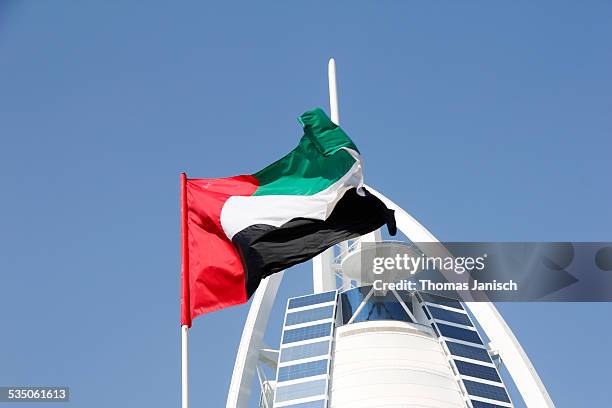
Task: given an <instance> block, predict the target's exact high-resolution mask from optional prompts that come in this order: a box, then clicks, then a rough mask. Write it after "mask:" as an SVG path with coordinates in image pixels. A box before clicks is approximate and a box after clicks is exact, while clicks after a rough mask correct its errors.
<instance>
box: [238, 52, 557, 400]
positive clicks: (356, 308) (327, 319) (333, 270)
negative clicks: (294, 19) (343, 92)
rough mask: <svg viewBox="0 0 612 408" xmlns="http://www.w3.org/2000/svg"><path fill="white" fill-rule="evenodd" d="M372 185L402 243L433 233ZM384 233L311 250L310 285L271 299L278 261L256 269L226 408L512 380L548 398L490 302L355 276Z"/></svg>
mask: <svg viewBox="0 0 612 408" xmlns="http://www.w3.org/2000/svg"><path fill="white" fill-rule="evenodd" d="M329 79H330V82H329V84H330V102H331V118H332V120H333V121H334V122H336V123H338V121H339V119H338V105H337V96H336V95H337V93H336V78H335V63H334V61H333V60H330V64H329ZM368 189H369V190H370V191H372V192H373V193H375V194H377V195H378V197H379V198H380V199H381V200H383V201H384V202H385V204H386V205H387V207H388V208H391V209H393V210H395V215H396V220H397V226H398V229H399V230H400V231H401V232H402V233H403V234H404V235H405V237H406V240H407V242H408V243H409V244H412V245H415V246H416V247H418V243H437V242H438V240H437V239H436V238H435V237H434V236H433V235H432V234H431V233H430V232H429V231H428V230H427V229H426V228H425V227H423V226H422V225H421V224H419V222H417V221H416V220H415V219H414V218H413V217H411V216H410V215H409V214H408V213H407V212H406V211H404V210H403V209H402V208H401V207H399V206H398V205H397V204H395V203H394V202H392V201H391V200H390V199H388V198H387V197H386V196H384V195H383V194H381V193H379V192H376V191H375V190H374V189H373V188H371V187H368ZM380 240H381V235H380V232H379V231H376V232H373V233H371V234H368V235H366V236H363V237H361V238H360V239H358V240H355V241H350V242H343V243H342V244H341V245H338V246H336V247H334V248H331V249H329V250H327V251H326V252H324V253H323V254H321V255H319V256H317V257H316V258H315V259H314V260H313V271H312V277H313V288H314V291H313V292H314V293H309V294H304V295H303V296H300V297H295V298H291V299H276V294H277V290H278V288H279V285H280V282H281V280H282V278H283V273H282V272H281V273H277V274H274V275H271V276H270V277H268V278H267V279H265V280H263V281H262V283H261V285H260V287H259V289H258V290H257V292H256V293H255V295H254V296H253V300H252V303H251V307H250V311H249V314H248V317H247V320H246V323H245V327H244V331H243V334H242V339H241V341H240V346H239V348H238V352H237V356H236V362H235V366H234V371H233V375H232V380H231V384H230V389H229V394H228V399H227V408H247V407H249V405H248V404H249V401H252V400H253V399H254V397H253V396H259V407H262V408H281V407H282V408H407V407H418V408H505V407H514V406H515V405H514V403H515V402H514V401H513V400H512V398H511V397H510V395H509V393H508V391H507V389H506V385H507V384H506V383H507V382H508V381H512V382H513V383H514V385H515V386H516V389H518V391H519V392H520V396H521V398H522V400H523V402H524V403H525V405H526V406H527V407H529V408H548V407H554V404H553V402H552V400H551V398H550V396H549V395H548V393H547V391H546V388H545V386H544V384H543V383H542V381H541V380H540V378H539V376H538V374H537V372H536V370H535V368H534V367H533V365H532V364H531V362H530V360H529V358H528V356H527V354H526V353H525V351H524V350H523V348H522V347H521V345H520V343H519V342H518V340H517V339H516V337H515V336H514V334H513V333H512V331H511V329H510V328H509V327H508V325H507V324H506V322H505V321H504V319H503V318H502V316H501V315H500V314H499V313H498V312H497V309H496V308H495V306H494V305H493V304H492V303H486V302H469V301H459V300H457V299H451V298H446V297H442V296H439V295H436V294H432V293H426V292H419V291H413V292H409V291H394V290H390V291H387V292H386V293H383V294H380V293H374V292H375V291H374V289H373V287H372V286H371V285H370V284H368V283H367V282H360V281H359V280H358V276H359V274H358V273H356V271H355V268H356V266H355V265H359V263H358V262H356V259H358V257H359V254H360V251H361V250H362V244H363V243H364V242H376V241H380ZM440 245H441V244H440ZM427 248H430V246H429V245H427ZM427 248H422V250H423V251H424V252H425V251H427V250H428V249H427ZM275 301H279V302H286V309H285V318H284V323H283V329H282V334H281V337H280V342H279V344H277V345H273V346H270V347H269V346H266V345H264V342H263V335H264V332H265V330H266V327H267V325H268V317H269V314H270V311H271V308H272V305H273V303H274V302H275ZM502 367H503V368H504V370H503V371H504V372H507V375H506V374H504V379H502V375H500V373H501V372H502V370H501V369H502ZM264 368H265V369H264ZM266 372H267V373H268V374H267V375H266V374H265V373H266ZM269 373H274V374H273V375H270V374H269ZM504 380H505V381H506V382H504ZM257 384H259V389H257V388H258V387H257Z"/></svg>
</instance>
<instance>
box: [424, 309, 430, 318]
mask: <svg viewBox="0 0 612 408" xmlns="http://www.w3.org/2000/svg"><path fill="white" fill-rule="evenodd" d="M423 312H424V313H425V316H427V319H429V320H431V315H430V314H429V312H428V311H427V308H426V307H423Z"/></svg>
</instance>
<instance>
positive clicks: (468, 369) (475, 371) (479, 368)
mask: <svg viewBox="0 0 612 408" xmlns="http://www.w3.org/2000/svg"><path fill="white" fill-rule="evenodd" d="M455 364H456V365H457V370H459V373H460V374H463V375H469V376H470V377H478V378H482V379H484V380H489V381H497V382H501V379H500V378H499V374H497V370H496V369H495V368H494V367H488V366H483V365H480V364H474V363H468V362H467V361H459V360H455Z"/></svg>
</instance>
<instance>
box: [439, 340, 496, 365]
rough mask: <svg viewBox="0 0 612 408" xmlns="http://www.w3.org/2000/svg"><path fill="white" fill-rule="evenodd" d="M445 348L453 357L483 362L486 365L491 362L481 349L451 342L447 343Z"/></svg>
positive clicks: (487, 354) (486, 353) (485, 351)
mask: <svg viewBox="0 0 612 408" xmlns="http://www.w3.org/2000/svg"><path fill="white" fill-rule="evenodd" d="M446 346H447V347H448V350H449V351H450V352H451V354H452V355H453V356H459V357H465V358H471V359H474V360H479V361H485V362H487V363H490V362H491V357H489V353H488V352H487V350H485V349H483V348H480V347H472V346H468V345H465V344H460V343H454V342H452V341H447V342H446Z"/></svg>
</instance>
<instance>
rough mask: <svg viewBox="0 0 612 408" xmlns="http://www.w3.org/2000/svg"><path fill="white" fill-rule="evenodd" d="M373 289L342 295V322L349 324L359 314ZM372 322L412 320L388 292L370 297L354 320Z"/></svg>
mask: <svg viewBox="0 0 612 408" xmlns="http://www.w3.org/2000/svg"><path fill="white" fill-rule="evenodd" d="M371 289H372V287H371V286H363V287H360V288H355V289H350V290H347V291H346V292H344V293H342V295H341V299H342V321H343V323H344V324H347V323H348V322H349V321H350V319H351V317H352V316H353V315H354V314H355V313H356V312H357V310H358V309H359V306H360V304H361V302H362V301H363V300H364V299H365V298H366V297H367V296H368V294H369V293H370V291H371ZM372 320H399V321H403V322H412V319H411V318H410V316H408V313H406V310H404V307H403V306H402V305H401V304H400V302H399V301H398V300H397V298H396V297H395V295H393V293H392V292H387V294H386V295H385V296H377V295H372V296H370V298H369V299H368V301H367V302H366V304H365V305H364V306H363V308H362V309H361V310H360V311H359V313H358V314H357V316H355V318H354V319H353V322H354V323H359V322H365V321H372Z"/></svg>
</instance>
